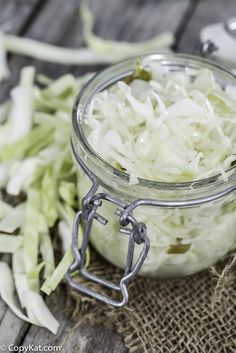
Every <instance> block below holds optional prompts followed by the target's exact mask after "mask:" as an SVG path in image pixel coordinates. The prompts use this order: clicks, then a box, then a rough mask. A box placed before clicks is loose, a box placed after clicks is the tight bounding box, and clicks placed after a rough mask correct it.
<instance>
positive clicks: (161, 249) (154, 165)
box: [80, 62, 236, 277]
mask: <svg viewBox="0 0 236 353" xmlns="http://www.w3.org/2000/svg"><path fill="white" fill-rule="evenodd" d="M148 64H149V68H148V69H146V68H144V66H142V64H141V63H140V62H139V63H138V64H137V68H136V70H135V72H134V74H133V75H132V76H129V77H126V78H125V79H123V80H121V81H119V82H117V83H115V84H114V85H113V86H111V87H109V88H108V89H105V90H104V91H102V92H100V93H97V94H96V95H95V96H94V98H93V99H92V101H91V104H90V106H89V108H88V110H87V114H86V118H85V133H86V136H87V139H88V141H89V143H90V145H91V146H92V148H93V149H94V150H95V151H96V153H97V154H98V155H100V156H101V157H102V158H103V159H104V160H105V161H106V162H108V163H109V164H111V165H112V166H114V167H115V168H117V169H119V170H120V171H121V172H125V173H127V174H129V175H130V179H129V181H130V184H136V183H138V182H139V180H138V178H144V179H148V180H155V181H160V182H184V181H195V180H200V179H203V178H207V177H210V176H214V175H218V174H221V175H222V177H223V180H225V181H227V173H226V171H227V170H228V169H230V168H232V167H233V166H234V165H235V161H236V155H235V151H236V88H235V87H233V86H230V85H228V86H225V87H223V86H221V85H220V84H219V83H218V82H217V81H216V79H215V77H214V75H213V73H212V72H211V71H210V70H209V69H206V68H202V69H199V70H197V69H196V70H195V69H189V68H186V69H185V70H183V71H178V72H177V71H170V70H169V69H167V68H165V67H163V66H161V65H160V64H157V63H155V62H150V63H148ZM80 180H81V181H80V188H81V190H85V189H87V188H88V186H87V185H86V179H84V181H83V179H82V178H81V179H80ZM114 213H115V207H113V206H111V205H110V204H106V203H105V204H103V210H102V214H103V216H104V217H106V218H107V219H109V222H108V224H107V225H106V229H104V226H102V225H100V224H98V222H96V224H95V225H94V228H95V229H94V231H93V232H92V235H91V241H92V243H93V245H94V246H95V248H96V249H97V250H98V251H99V252H100V253H101V254H102V255H103V256H104V257H105V258H107V259H108V260H109V261H110V262H112V263H114V264H115V265H117V266H119V267H124V266H125V262H126V254H127V247H128V237H127V236H124V235H122V234H121V233H120V231H119V222H118V219H117V218H115V217H114ZM135 217H136V219H137V220H138V221H142V222H144V223H145V224H146V225H147V234H148V237H149V239H150V243H151V247H150V250H149V254H148V257H147V259H146V260H145V263H144V265H143V268H142V270H141V272H142V274H144V275H151V276H155V277H156V276H158V277H169V276H182V275H188V274H191V273H195V272H197V271H200V270H202V269H204V268H207V267H209V266H211V265H213V264H214V263H215V262H216V261H218V260H219V259H221V258H222V257H224V256H225V255H226V254H227V253H228V252H229V251H230V250H232V249H233V248H234V247H235V245H236V231H235V229H236V202H235V195H234V194H230V195H228V196H227V197H224V198H221V199H219V200H217V201H215V202H208V203H207V204H203V205H200V206H197V207H194V208H190V209H174V208H169V209H165V208H156V207H153V208H151V207H146V208H145V207H143V208H138V209H137V210H136V211H135ZM138 254H139V251H138V250H136V252H135V257H136V259H137V257H138Z"/></svg>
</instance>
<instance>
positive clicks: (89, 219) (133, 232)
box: [66, 193, 150, 307]
mask: <svg viewBox="0 0 236 353" xmlns="http://www.w3.org/2000/svg"><path fill="white" fill-rule="evenodd" d="M102 200H106V201H109V202H111V203H113V204H116V205H118V206H121V204H123V202H122V201H120V200H119V199H117V198H115V197H112V196H110V195H108V194H105V193H100V194H97V195H95V196H94V197H93V199H92V200H91V202H90V206H89V209H87V207H86V206H85V204H84V205H83V207H82V210H81V211H79V212H78V213H77V214H76V216H75V220H74V226H73V239H72V246H73V252H74V257H75V261H74V263H73V264H72V265H71V267H70V269H69V270H68V272H67V274H66V278H67V280H68V282H69V284H70V285H71V286H72V287H73V288H74V289H76V290H79V291H80V292H82V293H84V294H87V295H89V296H91V297H93V298H96V299H98V300H100V301H101V302H104V303H106V304H110V305H113V306H114V307H122V306H124V305H126V304H127V303H128V299H129V293H128V283H129V281H130V280H132V279H133V278H134V276H135V275H136V274H137V273H138V272H139V270H140V269H141V267H142V265H143V262H144V260H145V258H146V256H147V254H148V251H149V247H150V244H149V239H148V237H147V234H146V226H145V224H143V223H138V222H137V221H136V219H135V218H134V217H133V216H132V215H131V214H130V215H129V216H128V217H127V219H126V222H125V226H126V227H125V228H124V227H122V229H121V232H123V233H125V234H127V235H128V236H129V244H128V252H127V259H126V265H125V272H124V276H123V277H122V278H121V280H120V282H119V284H115V283H112V282H110V281H107V280H105V279H102V278H100V277H98V276H96V275H94V274H92V273H91V272H89V271H87V270H86V269H85V267H84V264H85V254H86V249H87V247H88V241H89V237H90V233H91V229H92V225H93V221H94V219H95V220H96V221H98V222H100V223H101V224H103V225H105V224H106V223H107V222H108V220H107V219H105V218H104V217H103V216H101V215H99V214H97V212H96V211H97V209H98V207H100V206H101V205H102ZM115 214H116V216H121V214H122V210H121V209H117V210H116V212H115ZM82 220H83V221H84V222H85V227H84V234H83V239H82V245H81V248H80V249H79V248H78V237H79V225H80V223H81V221H82ZM120 223H121V221H120ZM121 226H122V225H121ZM127 226H130V228H127ZM137 244H138V245H140V244H142V250H141V252H140V255H139V257H138V259H137V261H136V263H135V264H133V256H134V249H135V246H136V245H137ZM76 270H79V272H80V275H81V276H83V277H84V278H86V279H88V280H90V281H92V282H94V283H97V284H100V285H103V286H104V287H106V288H109V289H114V290H116V291H119V292H120V293H121V295H122V299H121V301H117V300H114V299H112V298H110V297H108V296H106V295H103V294H100V293H98V292H96V291H95V290H92V289H90V288H88V287H87V286H85V285H83V284H81V283H78V282H76V281H74V280H73V278H72V274H73V272H75V271H76Z"/></svg>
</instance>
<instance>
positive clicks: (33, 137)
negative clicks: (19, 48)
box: [0, 67, 91, 333]
mask: <svg viewBox="0 0 236 353" xmlns="http://www.w3.org/2000/svg"><path fill="white" fill-rule="evenodd" d="M90 76H91V75H87V76H84V77H82V78H80V79H76V78H75V77H73V76H72V75H70V74H67V75H65V76H63V77H61V78H60V79H58V80H57V81H50V80H49V79H47V78H45V77H42V76H38V81H40V82H41V83H42V82H44V84H45V83H46V86H45V87H44V88H43V89H39V88H38V87H37V86H36V85H35V83H34V80H35V69H34V68H33V67H26V68H24V69H22V71H21V77H20V82H19V85H18V86H17V87H15V88H14V89H13V90H12V91H11V99H10V100H9V101H7V102H5V103H3V104H2V105H1V106H0V120H1V125H0V136H1V138H0V190H1V191H0V256H1V255H3V257H2V258H0V278H1V281H0V296H1V297H2V299H3V300H4V301H5V302H6V303H7V304H8V305H9V307H10V308H11V309H12V310H13V311H14V313H15V314H16V315H18V316H19V317H20V318H22V319H23V320H25V321H28V322H31V323H33V324H36V325H39V326H43V327H46V328H48V329H49V330H50V331H52V332H53V333H56V331H57V329H58V322H57V321H56V320H55V318H54V317H53V316H52V314H51V313H50V311H49V310H48V308H47V306H46V304H45V303H44V301H43V297H42V295H41V294H40V289H41V290H42V291H43V292H45V293H46V294H50V293H51V292H52V291H53V290H54V289H55V288H56V287H57V286H58V284H59V283H60V282H61V280H62V279H63V278H64V275H65V272H66V271H67V270H68V268H69V266H70V265H71V263H72V262H73V253H72V249H71V230H72V223H73V219H74V214H75V211H74V209H78V207H79V203H78V199H79V195H78V190H77V183H78V178H77V171H76V167H75V165H74V163H73V161H72V158H71V151H70V143H69V135H70V121H71V109H72V106H73V103H74V99H75V96H76V95H77V93H78V91H79V90H80V89H81V86H82V85H83V84H84V82H85V81H87V79H88V78H89V77H90ZM9 195H11V197H10V198H9ZM13 201H14V202H13ZM12 202H13V203H12ZM14 203H16V205H15V206H14ZM55 224H57V225H58V228H57V229H58V234H59V239H61V244H62V250H63V251H62V252H63V254H64V256H63V258H62V259H61V261H60V263H59V264H58V266H57V267H55V258H54V246H53V243H55V242H56V243H58V241H56V238H57V232H55V231H54V232H53V233H52V232H51V229H52V227H54V226H55ZM7 254H10V255H11V256H12V261H11V262H12V270H11V269H10V267H9V262H8V261H7V260H8V257H7V256H6V255H7ZM87 255H89V254H87ZM87 260H89V257H88V256H87ZM15 290H16V292H17V294H18V298H19V304H20V305H18V304H17V302H16V301H15V294H14V293H15Z"/></svg>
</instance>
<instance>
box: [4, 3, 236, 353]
mask: <svg viewBox="0 0 236 353" xmlns="http://www.w3.org/2000/svg"><path fill="white" fill-rule="evenodd" d="M78 4H79V1H78V0H0V27H1V29H2V30H4V31H7V32H10V33H14V34H18V35H21V36H26V37H31V38H36V39H38V40H42V41H46V42H48V43H52V44H57V45H62V46H67V47H78V46H81V44H82V36H81V28H82V24H81V20H80V18H79V15H78ZM90 4H91V6H92V9H93V12H94V13H95V15H96V23H95V32H96V33H97V34H99V35H100V36H102V37H104V38H109V39H110V38H112V39H116V40H130V41H136V40H137V41H138V40H144V39H147V38H149V37H151V36H153V35H156V34H157V33H160V32H162V31H164V30H171V31H173V32H174V33H175V36H176V44H175V50H178V51H184V52H192V51H193V49H194V47H195V46H196V45H197V43H198V41H199V31H200V29H201V28H202V27H203V26H205V25H207V24H209V23H213V22H216V21H222V20H224V19H226V18H227V17H230V16H235V15H236V1H235V0H129V1H127V0H93V1H92V0H91V1H90ZM9 60H10V69H11V81H10V82H7V83H4V84H1V86H0V87H1V88H0V99H1V100H3V99H5V98H6V96H7V95H8V94H9V89H10V88H11V87H12V86H14V84H15V83H16V82H17V80H18V77H19V71H20V68H21V67H23V66H25V65H28V64H33V65H35V66H36V68H37V70H38V71H39V72H41V73H45V74H47V75H49V76H51V77H53V78H56V77H59V76H60V75H61V74H64V73H66V72H68V71H70V72H73V73H75V74H77V75H79V74H80V73H83V72H84V71H85V70H86V69H85V68H81V67H80V68H78V67H75V66H74V67H72V66H69V67H68V66H60V65H53V64H48V63H42V62H37V61H33V60H30V59H26V58H22V57H17V56H10V58H9ZM92 69H93V70H94V68H92ZM90 70H91V68H90ZM0 280H1V279H0ZM50 301H51V309H52V311H53V313H54V314H55V316H56V317H57V318H58V320H59V322H60V328H59V331H58V334H57V335H56V336H54V335H52V334H50V333H49V332H47V331H46V330H45V329H41V328H38V327H35V326H30V325H28V324H26V323H24V322H22V321H21V320H20V319H18V318H17V317H16V316H15V315H14V314H13V313H12V312H11V311H10V310H9V309H8V308H7V306H6V305H5V304H4V303H3V302H2V301H1V300H0V346H2V345H6V346H8V345H9V344H13V345H23V346H27V345H30V344H34V345H42V346H54V345H56V346H59V345H61V343H62V342H63V340H64V338H65V337H66V336H67V335H68V333H69V332H70V330H71V327H72V322H71V320H70V319H68V317H67V316H66V315H65V312H64V307H65V295H64V292H63V290H62V291H60V293H58V294H57V296H56V301H55V297H54V298H53V299H49V306H50ZM52 301H53V302H52ZM6 351H8V350H6ZM62 351H64V352H70V353H72V352H80V353H106V352H107V353H108V352H114V353H118V352H119V353H124V352H127V349H126V348H125V346H124V344H123V342H122V339H121V337H119V335H118V334H116V333H115V332H112V331H110V330H108V329H105V328H103V327H90V326H88V325H84V326H82V327H79V328H78V329H76V330H75V331H74V332H73V334H72V335H71V337H70V339H69V341H68V342H67V343H66V344H65V346H64V348H63V349H62ZM190 353H191V352H190Z"/></svg>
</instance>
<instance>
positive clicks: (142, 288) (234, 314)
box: [68, 252, 236, 353]
mask: <svg viewBox="0 0 236 353" xmlns="http://www.w3.org/2000/svg"><path fill="white" fill-rule="evenodd" d="M94 256H95V261H93V264H92V265H91V266H90V270H91V271H92V272H93V273H95V274H97V275H101V276H103V277H104V278H109V279H112V280H114V281H118V279H119V278H120V276H121V274H122V272H121V271H120V270H119V269H116V268H115V267H113V266H112V265H110V264H108V263H107V262H106V261H105V260H103V259H102V258H101V257H99V256H98V255H95V254H94V252H93V254H92V257H94ZM235 262H236V260H235V256H234V257H233V256H231V257H230V258H229V259H228V260H227V262H224V263H223V264H220V265H218V266H217V267H214V268H212V269H210V270H208V271H204V272H201V273H199V274H196V275H194V276H190V277H187V278H182V279H177V280H154V279H147V278H141V277H138V278H136V279H135V280H134V281H133V282H132V283H131V284H130V286H129V293H130V301H129V304H128V305H127V306H126V307H125V308H122V309H114V308H112V307H110V306H107V305H105V304H102V303H99V302H97V301H95V300H93V299H90V298H88V297H86V296H83V295H81V294H79V293H78V292H76V291H74V290H72V289H71V288H70V287H68V292H69V295H70V296H71V298H73V299H72V300H73V301H75V304H76V309H75V311H74V319H75V320H76V322H77V324H76V327H78V326H79V325H82V324H84V323H90V324H95V325H96V324H98V325H101V324H102V325H104V324H105V325H108V326H109V327H111V325H113V328H114V329H115V330H116V331H117V332H119V333H120V334H121V335H122V337H123V340H124V342H125V345H126V347H127V348H128V350H129V352H135V351H136V350H138V349H141V351H144V352H148V353H149V352H155V353H157V352H158V353H159V352H160V353H162V352H163V353H170V352H175V353H211V352H212V353H230V352H234V353H235V352H236V281H235V277H236V276H235V273H236V270H235V268H234V267H235ZM95 287H96V286H95ZM109 294H110V295H111V293H109Z"/></svg>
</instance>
